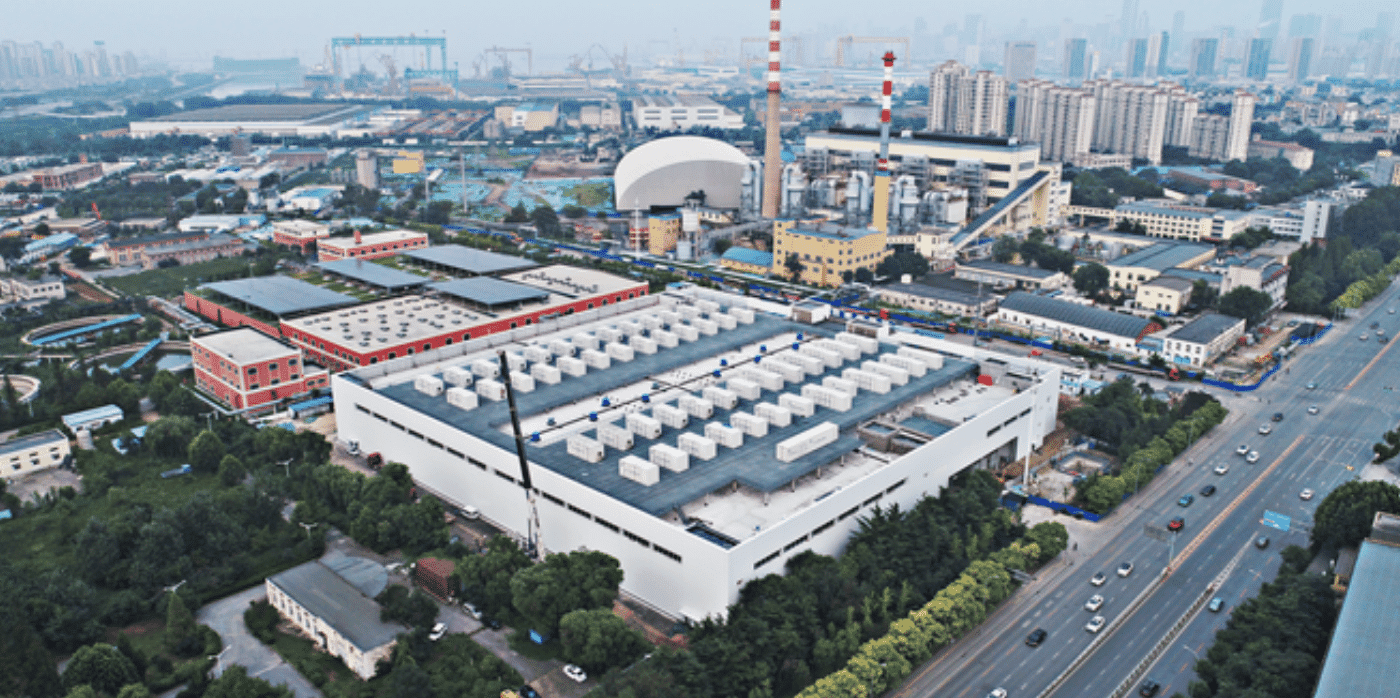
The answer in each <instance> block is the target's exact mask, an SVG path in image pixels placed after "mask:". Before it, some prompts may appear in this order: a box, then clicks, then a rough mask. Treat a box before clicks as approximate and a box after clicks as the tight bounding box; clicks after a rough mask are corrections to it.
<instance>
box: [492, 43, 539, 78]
mask: <svg viewBox="0 0 1400 698" xmlns="http://www.w3.org/2000/svg"><path fill="white" fill-rule="evenodd" d="M485 52H486V53H494V54H496V56H497V57H498V58H500V59H501V67H502V68H504V69H505V72H506V75H507V76H509V75H510V54H512V53H523V54H525V74H526V75H533V74H534V73H535V52H534V51H533V50H532V49H528V48H501V47H499V46H492V47H491V48H488V49H486V51H485Z"/></svg>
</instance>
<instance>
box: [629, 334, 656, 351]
mask: <svg viewBox="0 0 1400 698" xmlns="http://www.w3.org/2000/svg"><path fill="white" fill-rule="evenodd" d="M627 346H630V347H632V350H633V351H635V352H637V353H638V354H655V353H656V340H654V339H651V338H649V337H643V336H641V335H637V336H635V337H632V338H631V339H629V340H627Z"/></svg>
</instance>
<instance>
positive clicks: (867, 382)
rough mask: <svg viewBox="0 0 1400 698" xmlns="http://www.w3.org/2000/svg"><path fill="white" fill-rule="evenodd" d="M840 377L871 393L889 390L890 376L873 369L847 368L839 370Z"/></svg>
mask: <svg viewBox="0 0 1400 698" xmlns="http://www.w3.org/2000/svg"><path fill="white" fill-rule="evenodd" d="M841 377H842V378H845V379H846V380H848V381H851V382H853V383H855V384H856V387H857V388H860V389H861V390H868V391H870V392H872V393H879V394H881V395H884V394H885V393H888V392H889V391H890V377H889V376H886V375H884V374H881V373H875V372H874V371H862V370H860V369H858V368H848V369H846V370H844V371H842V372H841Z"/></svg>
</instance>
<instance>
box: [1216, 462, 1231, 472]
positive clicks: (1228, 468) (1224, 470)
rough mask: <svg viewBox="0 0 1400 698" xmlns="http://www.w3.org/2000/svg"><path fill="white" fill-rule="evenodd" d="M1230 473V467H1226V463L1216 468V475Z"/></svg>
mask: <svg viewBox="0 0 1400 698" xmlns="http://www.w3.org/2000/svg"><path fill="white" fill-rule="evenodd" d="M1228 472H1230V466H1228V465H1226V464H1224V463H1221V464H1220V465H1217V466H1215V474H1216V475H1224V474H1225V473H1228Z"/></svg>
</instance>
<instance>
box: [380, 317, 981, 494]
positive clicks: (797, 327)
mask: <svg viewBox="0 0 1400 698" xmlns="http://www.w3.org/2000/svg"><path fill="white" fill-rule="evenodd" d="M627 319H629V316H628V315H623V316H618V317H616V318H613V319H612V321H614V322H616V321H625V320H627ZM799 332H800V333H804V336H806V337H807V338H809V339H815V338H820V337H830V336H832V335H834V333H835V330H832V329H829V328H826V327H822V326H817V327H813V326H811V325H805V324H800V323H796V322H792V321H789V320H786V319H782V318H777V317H770V316H764V317H762V318H761V320H760V321H758V322H755V323H753V324H747V325H746V324H739V325H738V326H737V327H736V328H735V329H733V330H721V331H720V332H719V333H718V334H716V335H713V336H707V335H701V336H700V337H699V339H697V340H696V341H694V342H683V343H681V344H680V345H679V346H677V347H675V348H671V349H662V350H660V351H658V352H657V353H656V354H651V355H647V354H641V353H639V354H637V355H636V357H635V358H634V359H633V360H632V361H626V362H622V361H618V362H614V363H613V364H612V365H611V367H610V368H608V369H607V370H604V371H589V372H588V373H587V374H586V375H584V376H581V377H577V378H575V377H568V378H565V379H564V380H563V381H562V382H560V383H557V384H554V385H548V384H537V386H536V389H535V390H534V391H533V392H528V393H519V394H517V395H516V404H517V407H518V409H519V411H520V413H521V414H522V415H526V417H525V419H526V420H528V419H529V418H530V417H534V416H536V415H540V414H542V413H545V412H549V411H551V410H555V409H558V408H561V407H566V406H571V405H577V404H579V403H581V402H582V401H587V400H593V399H596V397H597V396H598V395H600V394H602V395H607V394H609V393H610V392H612V391H616V390H619V389H622V388H626V387H629V386H634V385H636V384H645V383H647V382H649V381H653V380H657V379H658V378H661V377H663V376H665V375H666V374H668V372H671V371H674V370H677V369H682V368H685V367H688V366H692V365H694V364H697V363H704V362H707V361H709V360H711V359H715V357H718V356H720V355H725V354H728V353H731V352H735V351H737V350H740V349H743V348H745V347H747V346H751V345H756V344H757V343H760V342H765V341H769V340H771V339H772V338H774V337H775V336H778V335H788V334H790V335H795V334H796V333H799ZM551 336H552V335H551ZM564 336H567V335H564ZM536 341H539V340H536ZM894 349H895V347H894V346H893V345H889V344H882V345H881V352H882V353H884V352H892V351H894ZM784 351H787V350H786V349H785V350H784ZM865 358H874V357H873V355H867V356H866V357H865ZM770 360H771V359H770ZM463 363H468V361H467V358H466V357H464V359H463ZM715 364H716V368H718V361H717V360H715ZM738 365H739V364H738V363H737V362H733V363H731V366H732V367H735V368H737V367H738ZM851 366H852V364H851V363H850V362H844V363H843V365H842V366H841V367H839V368H835V369H828V370H826V371H825V372H823V373H822V374H818V375H815V376H809V377H808V379H807V381H806V382H807V383H808V384H817V385H820V384H821V381H822V379H823V378H824V377H826V376H840V374H841V371H842V370H843V369H844V368H849V367H851ZM974 369H975V364H973V363H971V362H968V361H965V360H960V359H954V358H945V359H944V365H943V368H941V369H939V370H931V371H929V372H928V373H927V374H926V375H925V376H923V377H922V378H911V379H910V380H909V382H908V383H907V384H906V385H903V386H894V387H893V389H892V390H891V391H890V392H889V393H886V394H878V393H873V392H869V391H861V392H860V393H859V394H857V395H856V396H855V397H854V398H853V400H852V408H851V409H850V410H849V411H846V412H837V411H835V410H830V409H826V408H820V407H819V408H818V409H817V412H816V414H815V415H813V416H812V417H807V418H796V419H794V420H793V423H792V424H791V425H789V426H786V427H770V429H769V432H768V435H767V436H765V437H761V438H752V437H746V438H745V441H744V445H742V446H740V447H739V448H735V449H729V448H723V447H721V448H720V449H719V451H718V453H717V455H716V456H715V458H713V459H711V460H708V461H700V460H698V459H696V460H693V461H692V464H691V467H690V468H689V469H688V470H686V471H684V472H680V473H676V472H671V471H669V470H663V471H662V473H661V479H660V481H659V482H657V483H656V484H654V485H651V486H646V485H642V484H640V483H638V482H634V481H632V480H629V479H626V478H623V477H622V476H621V475H620V474H619V472H618V459H619V457H620V456H621V455H638V456H640V457H644V456H645V455H646V454H647V452H648V449H649V446H650V444H652V443H668V444H673V443H675V441H676V439H677V438H678V437H679V435H680V433H682V432H689V433H695V434H703V432H704V426H705V424H706V423H708V422H715V423H719V424H724V423H726V422H727V421H728V415H729V414H730V412H729V411H727V410H723V409H720V408H719V407H716V409H715V414H714V417H713V418H712V419H710V420H691V422H690V424H689V426H688V427H686V428H685V429H680V430H678V429H673V428H669V427H667V428H664V429H663V432H662V436H661V438H660V439H658V440H656V441H651V440H648V439H644V438H641V437H640V436H635V437H634V446H633V448H632V449H631V450H630V451H629V452H627V453H626V454H621V453H619V452H618V451H616V450H612V449H609V451H608V454H607V457H606V458H605V459H604V460H603V462H601V463H596V464H591V463H586V462H584V461H581V460H579V459H577V458H575V457H573V456H571V455H569V454H568V452H567V451H568V445H567V439H563V438H558V439H554V440H550V441H547V442H541V443H532V444H530V447H529V449H530V450H529V452H528V456H529V458H530V460H531V461H532V462H535V463H538V464H539V465H541V466H543V467H546V468H548V469H549V470H551V471H553V472H555V473H558V474H559V475H562V476H564V477H567V478H569V479H571V480H574V481H576V482H579V483H580V484H583V485H585V486H588V487H591V488H593V489H596V490H598V491H600V492H603V493H606V494H607V495H609V496H611V497H613V498H615V499H617V500H619V501H622V502H625V503H627V504H629V505H631V506H634V507H636V508H638V509H641V510H643V511H646V512H648V513H650V514H652V515H654V516H662V515H664V514H666V513H667V512H670V511H672V510H674V509H676V508H677V507H680V506H682V505H684V504H686V503H688V502H692V501H694V500H696V499H698V498H700V497H702V496H703V495H705V494H706V493H708V492H714V491H717V490H719V489H721V488H723V487H724V486H726V485H729V484H732V483H739V484H741V485H743V486H746V487H750V488H753V489H755V490H759V491H764V492H770V491H773V490H776V489H779V488H781V487H783V486H784V485H786V484H788V483H791V482H792V481H794V480H796V479H798V478H800V477H802V476H804V475H807V474H809V473H811V472H813V471H815V470H816V469H817V468H820V467H822V466H824V465H826V464H828V463H830V462H832V461H834V460H836V459H838V458H839V457H840V456H841V455H842V454H844V453H849V452H850V451H852V450H854V449H856V448H857V447H859V445H860V444H861V440H860V438H859V437H858V436H857V435H856V434H855V433H854V427H855V426H856V425H857V424H860V423H863V422H866V421H868V420H870V419H872V418H874V417H876V416H878V415H880V414H883V413H885V412H887V411H888V410H889V409H890V408H891V407H892V406H895V405H899V404H902V403H905V402H908V401H910V400H913V399H914V398H916V397H918V396H921V395H924V394H926V393H928V392H930V391H932V390H935V389H936V388H938V387H940V386H943V385H946V384H948V383H951V382H953V381H954V380H956V379H958V378H961V377H964V376H967V375H969V374H970V373H971V372H972V371H973V370H974ZM694 380H705V377H704V376H703V375H702V376H696V377H694V378H693V379H686V380H685V382H684V383H677V384H668V385H664V386H660V387H658V388H657V390H658V391H661V392H665V393H666V396H665V397H662V396H658V398H657V400H658V401H666V400H671V399H674V397H678V396H679V394H680V392H681V391H684V392H691V393H694V392H698V385H695V384H694ZM797 389H798V388H797V386H787V388H786V389H785V391H784V392H794V393H795V392H797ZM378 392H379V393H380V394H381V395H384V396H385V397H387V398H389V399H392V400H395V401H397V402H400V403H402V404H404V405H407V406H409V407H411V408H413V409H415V410H418V411H419V412H421V413H424V414H431V415H432V416H433V418H434V419H437V420H440V421H444V422H446V423H448V424H450V425H452V426H453V427H455V428H457V429H460V430H462V431H465V432H467V433H470V434H472V435H473V436H476V437H477V438H481V439H484V440H486V441H488V442H490V443H492V444H494V445H496V446H497V447H499V448H502V449H507V450H510V449H514V448H515V445H514V444H515V442H514V438H513V437H512V436H510V435H509V434H508V433H507V432H506V431H504V430H502V425H504V424H505V423H507V422H508V421H509V419H510V416H509V412H508V410H507V406H506V404H505V403H504V402H491V401H487V400H483V401H482V402H481V403H480V405H479V406H478V407H477V408H475V409H472V410H460V409H457V408H454V407H451V406H449V405H448V404H447V403H446V399H445V397H444V396H441V395H439V396H430V395H426V394H424V393H421V392H419V391H417V390H416V389H415V388H414V386H413V382H412V381H409V382H405V383H398V384H395V385H388V386H385V387H382V388H379V389H378ZM761 399H762V400H763V401H767V402H775V401H776V394H775V393H772V392H770V391H764V392H763V394H762V396H761ZM640 404H642V403H638V405H640ZM752 409H753V404H752V403H751V402H749V401H741V402H740V404H739V406H738V410H739V411H749V412H751V411H752ZM624 410H626V411H631V410H630V409H629V408H628V407H627V406H625V405H622V404H619V405H617V406H616V407H615V411H612V412H608V411H603V413H602V414H600V423H602V422H618V421H619V420H621V418H622V414H623V412H624ZM823 422H833V423H835V424H836V425H837V426H838V427H839V428H840V429H841V430H842V434H841V436H840V437H839V438H838V439H837V440H836V441H835V442H834V443H832V444H829V445H827V446H824V447H822V448H820V449H817V450H816V451H814V452H812V453H809V454H807V455H804V456H802V457H800V458H797V459H795V460H793V461H792V462H783V461H779V460H777V458H776V451H775V447H776V445H777V444H778V443H779V442H781V441H783V440H784V439H787V438H790V437H792V436H794V435H796V434H799V433H802V432H804V431H807V430H809V429H811V428H813V427H815V426H817V425H819V424H822V423H823ZM578 426H580V425H578V424H575V425H572V426H571V425H568V424H566V425H563V426H562V427H561V428H577V427H578ZM582 426H584V429H583V431H582V432H581V433H583V434H584V435H586V436H589V437H590V438H592V437H594V436H595V435H596V434H595V431H594V430H595V427H592V426H591V425H589V424H587V423H585V424H584V425H582Z"/></svg>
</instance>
